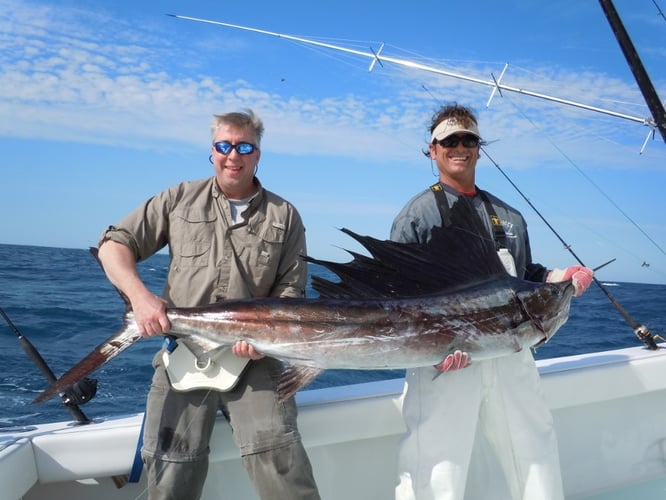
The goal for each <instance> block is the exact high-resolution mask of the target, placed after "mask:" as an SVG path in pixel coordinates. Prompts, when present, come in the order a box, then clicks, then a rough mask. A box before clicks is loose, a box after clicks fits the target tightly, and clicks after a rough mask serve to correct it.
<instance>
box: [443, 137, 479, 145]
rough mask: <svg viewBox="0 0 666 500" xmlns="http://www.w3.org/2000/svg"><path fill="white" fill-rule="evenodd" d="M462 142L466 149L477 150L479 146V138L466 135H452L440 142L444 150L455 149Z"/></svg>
mask: <svg viewBox="0 0 666 500" xmlns="http://www.w3.org/2000/svg"><path fill="white" fill-rule="evenodd" d="M460 141H462V143H463V146H465V147H466V148H475V147H477V146H478V145H479V138H478V137H477V136H475V135H473V134H466V135H464V136H462V137H460V136H457V135H450V136H448V137H445V138H444V139H441V140H440V141H439V144H440V146H442V147H444V148H455V147H456V146H457V145H458V144H460Z"/></svg>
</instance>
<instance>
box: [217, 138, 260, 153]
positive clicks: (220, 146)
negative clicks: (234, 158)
mask: <svg viewBox="0 0 666 500" xmlns="http://www.w3.org/2000/svg"><path fill="white" fill-rule="evenodd" d="M213 147H214V148H215V151H217V152H218V153H220V154H223V155H228V154H229V153H231V150H232V149H235V150H236V152H238V154H239V155H251V154H252V153H254V151H255V149H257V146H255V145H254V144H250V143H249V142H239V143H238V144H231V143H230V142H229V141H220V142H216V143H215V144H213Z"/></svg>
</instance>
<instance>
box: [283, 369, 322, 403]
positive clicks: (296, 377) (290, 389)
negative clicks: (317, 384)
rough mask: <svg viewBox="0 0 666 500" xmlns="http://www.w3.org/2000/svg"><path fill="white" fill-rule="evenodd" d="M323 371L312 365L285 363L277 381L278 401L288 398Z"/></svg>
mask: <svg viewBox="0 0 666 500" xmlns="http://www.w3.org/2000/svg"><path fill="white" fill-rule="evenodd" d="M323 371H324V370H322V369H321V368H317V367H314V366H303V365H287V368H286V369H285V371H284V372H283V373H282V376H281V377H280V382H279V383H278V399H279V400H280V401H285V400H286V399H289V398H290V397H291V396H293V395H294V394H296V393H297V392H298V391H299V390H300V389H302V388H303V387H305V386H306V385H308V384H309V383H310V382H312V381H313V380H314V379H316V378H317V377H318V376H319V374H320V373H321V372H323Z"/></svg>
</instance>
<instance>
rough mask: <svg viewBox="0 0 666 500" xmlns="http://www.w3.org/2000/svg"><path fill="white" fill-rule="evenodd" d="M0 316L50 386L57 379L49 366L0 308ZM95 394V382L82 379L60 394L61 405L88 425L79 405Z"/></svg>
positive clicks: (80, 421) (87, 419)
mask: <svg viewBox="0 0 666 500" xmlns="http://www.w3.org/2000/svg"><path fill="white" fill-rule="evenodd" d="M0 316H2V317H3V318H4V319H5V321H6V322H7V325H9V328H11V329H12V331H13V332H14V333H15V334H16V338H17V339H18V341H19V344H21V347H22V348H23V350H24V351H25V353H26V354H27V355H28V357H29V358H30V359H31V360H32V362H33V363H34V364H35V365H36V366H37V368H38V369H39V371H40V372H42V375H44V378H46V380H47V381H48V382H49V383H50V384H52V383H53V382H55V381H56V380H57V379H58V378H57V377H56V376H55V374H54V373H53V371H52V370H51V368H50V367H49V365H48V364H47V363H46V361H45V360H44V358H43V357H42V355H41V354H40V353H39V351H38V350H37V348H36V347H35V346H34V345H33V344H32V342H30V341H29V340H28V339H27V338H26V337H25V336H24V335H23V334H22V333H21V332H20V331H19V329H18V328H17V327H16V325H14V323H13V322H12V320H11V319H10V318H9V316H8V315H7V313H6V312H5V311H4V310H3V309H2V308H1V307H0ZM96 393H97V380H95V379H90V378H87V377H86V378H84V379H83V380H81V381H80V382H77V383H76V384H73V385H72V386H70V387H68V388H67V389H65V391H64V392H63V393H61V394H60V397H61V399H62V403H63V404H64V405H65V407H67V409H68V410H69V411H70V412H71V413H72V415H73V416H74V418H75V419H76V421H77V423H78V424H82V425H83V424H89V423H90V422H92V420H90V419H89V418H88V417H87V416H86V415H85V413H83V412H82V411H81V409H80V408H79V405H82V404H85V403H87V402H88V401H90V400H91V399H92V398H93V397H94V396H95V394H96Z"/></svg>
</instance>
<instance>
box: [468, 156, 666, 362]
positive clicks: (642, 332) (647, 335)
mask: <svg viewBox="0 0 666 500" xmlns="http://www.w3.org/2000/svg"><path fill="white" fill-rule="evenodd" d="M480 149H481V151H483V154H485V155H486V157H487V158H488V159H489V160H490V162H491V163H492V164H493V165H494V166H495V168H497V170H499V172H500V173H501V174H502V175H503V176H504V178H505V179H506V180H507V181H509V184H511V186H513V188H514V189H515V190H516V191H517V192H518V194H520V196H522V198H523V199H524V200H525V201H526V202H527V204H528V205H529V206H530V207H531V208H532V210H534V212H535V213H536V214H537V215H538V216H539V218H540V219H541V220H542V221H543V222H544V224H546V226H548V229H550V230H551V231H552V233H553V234H554V235H555V236H556V237H557V239H558V240H560V242H561V243H562V245H564V248H565V249H566V250H568V251H569V253H570V254H571V255H572V256H573V258H574V259H576V261H577V262H578V263H579V264H580V265H581V266H584V267H587V266H586V265H585V264H584V263H583V261H582V260H581V259H580V257H578V255H576V252H574V250H573V248H571V245H569V244H568V243H567V242H566V241H564V239H563V238H562V237H561V236H560V234H559V233H558V232H557V231H556V230H555V228H554V227H553V226H552V225H551V224H550V223H549V222H548V221H547V220H546V218H545V217H544V216H543V215H542V214H541V212H539V210H538V209H537V208H536V207H535V206H534V204H533V203H532V202H531V201H530V199H529V198H528V197H527V196H526V195H525V194H524V193H523V192H522V191H521V190H520V188H519V187H518V186H517V185H516V183H515V182H513V180H512V179H511V178H510V177H509V176H508V175H507V174H506V173H505V172H504V170H503V169H502V168H501V167H500V166H499V164H498V163H497V162H496V161H495V160H494V159H493V158H492V157H491V156H490V154H488V151H486V149H485V148H484V147H483V146H481V147H480ZM608 263H610V262H607V263H606V264H608ZM606 264H603V265H602V266H599V267H603V266H605V265H606ZM597 269H598V268H597ZM592 280H593V281H594V282H595V283H596V285H597V286H598V287H599V289H600V290H601V291H602V292H603V293H604V294H605V295H606V297H607V298H608V300H610V302H611V304H613V306H615V308H616V309H617V310H618V312H619V313H620V315H622V317H623V318H624V320H625V321H626V322H627V323H628V324H629V326H630V327H631V328H632V330H633V331H634V334H636V336H637V337H638V339H639V340H640V341H641V342H643V343H644V344H645V345H647V347H648V348H649V349H650V350H657V349H658V348H659V347H658V346H657V343H656V340H657V339H659V340H666V339H664V338H663V337H661V336H660V335H659V334H656V333H655V334H652V333H651V332H650V330H649V329H648V328H647V327H646V326H645V325H642V324H639V323H637V322H636V321H635V320H634V319H633V318H632V317H631V315H630V314H629V313H628V312H627V311H626V310H625V309H624V307H622V305H620V303H619V302H618V301H617V300H615V297H613V296H612V295H611V294H610V292H609V291H608V290H607V289H606V287H605V286H603V285H602V284H601V282H600V281H599V280H598V279H597V278H596V277H595V276H594V275H593V276H592Z"/></svg>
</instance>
